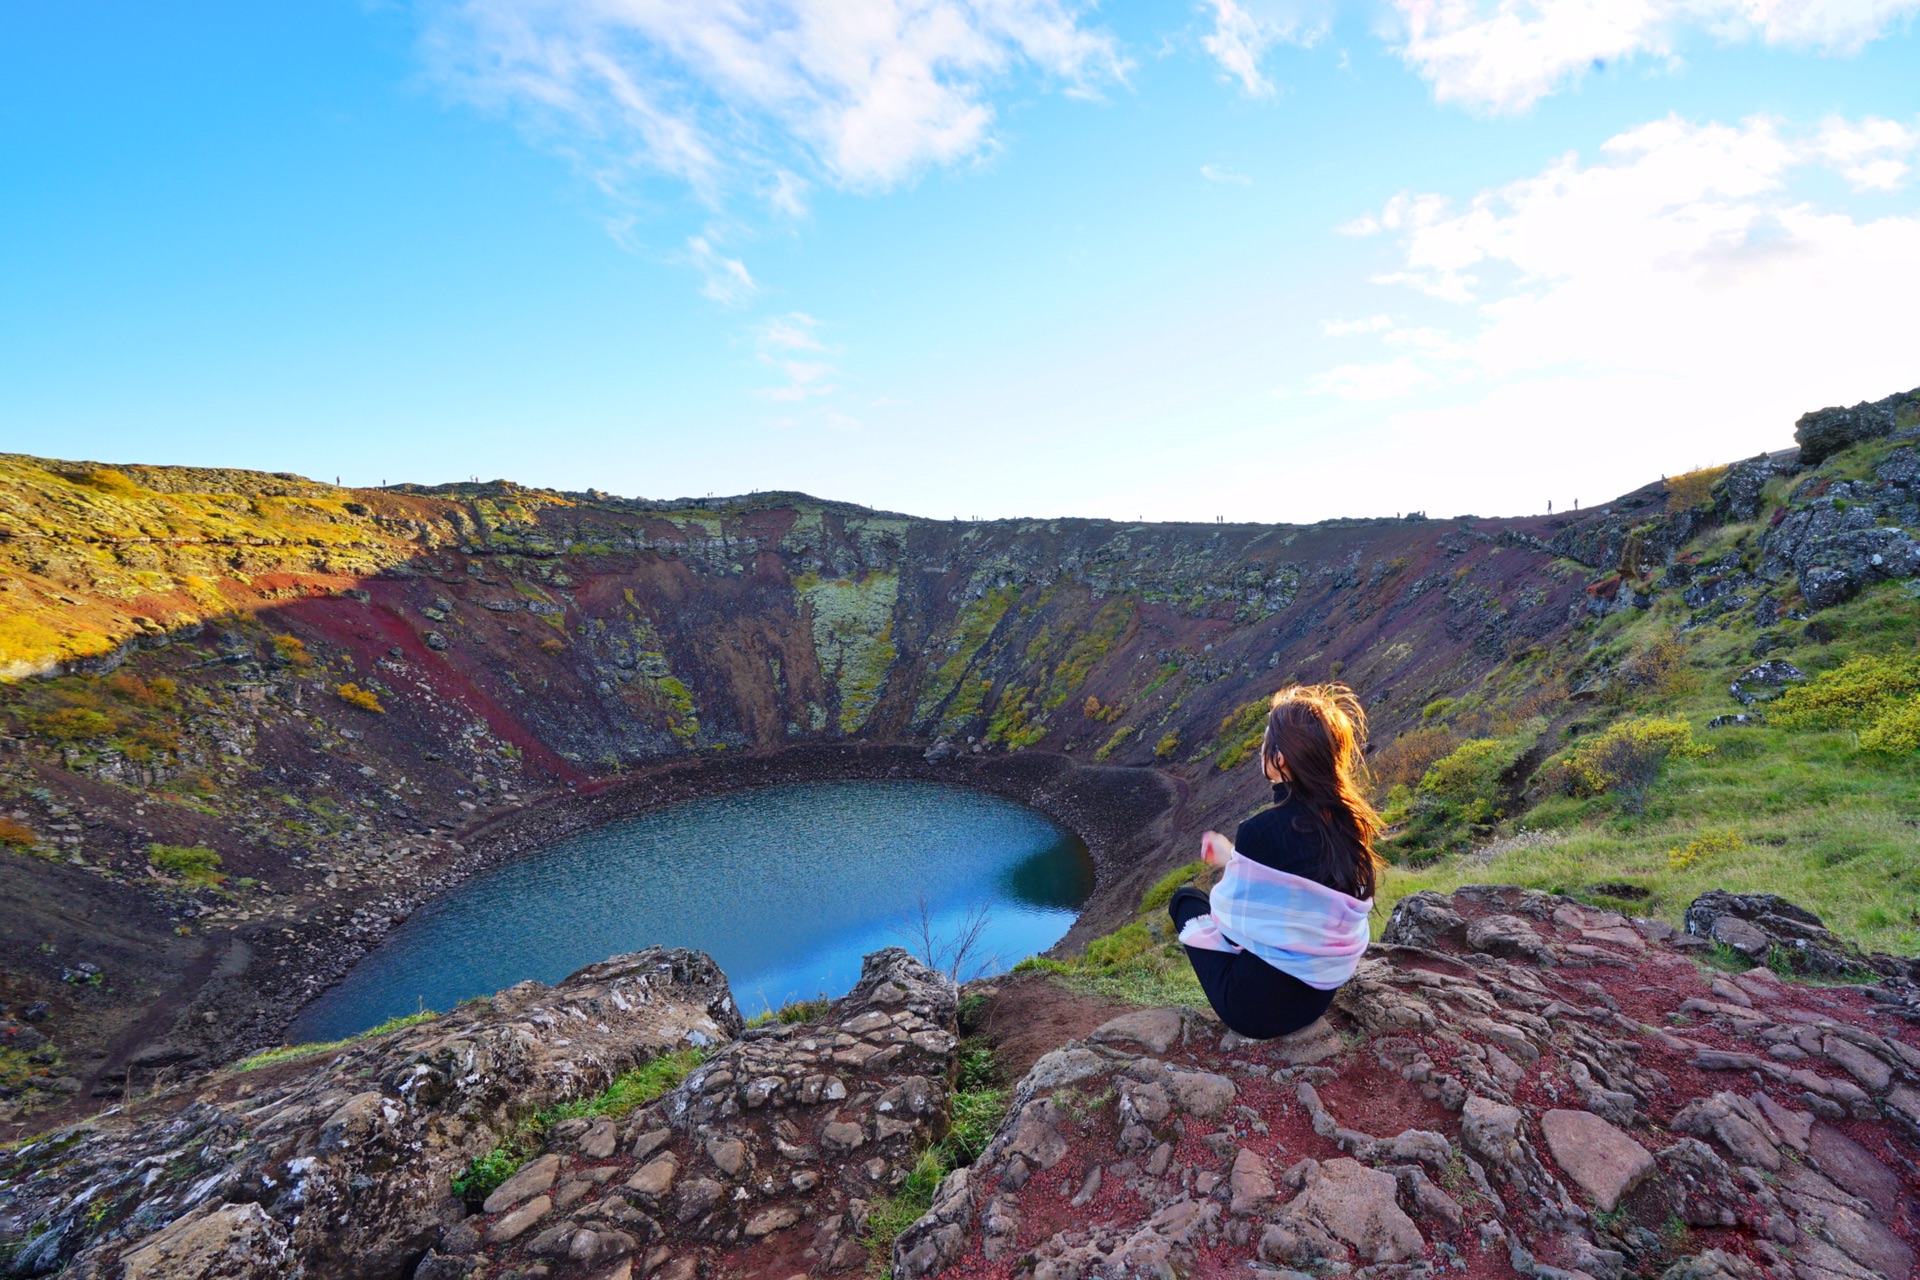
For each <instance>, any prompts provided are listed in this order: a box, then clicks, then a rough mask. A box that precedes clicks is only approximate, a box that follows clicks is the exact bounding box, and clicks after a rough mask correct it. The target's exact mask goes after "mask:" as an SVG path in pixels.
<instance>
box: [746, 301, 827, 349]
mask: <svg viewBox="0 0 1920 1280" xmlns="http://www.w3.org/2000/svg"><path fill="white" fill-rule="evenodd" d="M819 328H820V322H819V321H818V320H815V319H814V318H813V317H812V316H810V315H808V314H807V313H806V312H804V311H789V312H788V313H787V314H786V315H784V316H775V317H774V318H773V319H771V320H768V321H765V322H764V323H762V324H761V325H760V328H759V330H758V331H757V333H756V335H755V336H756V337H757V338H758V339H759V342H760V345H761V346H763V347H769V348H772V349H775V350H779V351H825V350H826V349H827V348H826V344H825V343H823V342H821V341H820V338H819V336H818V334H817V333H816V330H818V329H819Z"/></svg>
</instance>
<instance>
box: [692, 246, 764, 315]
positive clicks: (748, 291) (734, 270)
mask: <svg viewBox="0 0 1920 1280" xmlns="http://www.w3.org/2000/svg"><path fill="white" fill-rule="evenodd" d="M710 235H711V233H709V235H700V236H688V237H687V261H689V262H691V263H692V264H693V265H694V267H695V268H697V269H698V270H699V272H700V274H701V276H702V277H704V278H705V281H706V282H705V283H704V284H702V285H701V286H700V292H701V293H703V294H705V295H706V296H707V297H709V298H712V299H713V300H714V301H715V302H718V303H720V304H721V305H722V306H727V307H740V306H745V305H746V304H747V303H749V302H751V301H752V300H753V298H754V296H755V295H756V294H758V293H759V292H760V286H759V285H758V284H756V283H754V279H753V276H752V275H751V274H750V273H749V272H748V271H747V265H746V263H744V262H742V261H740V259H738V258H729V257H727V256H726V255H725V254H723V253H721V252H720V251H719V250H718V249H716V248H715V247H714V244H713V241H712V240H711V239H710V238H709V236H710Z"/></svg>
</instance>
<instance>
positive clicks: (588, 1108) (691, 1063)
mask: <svg viewBox="0 0 1920 1280" xmlns="http://www.w3.org/2000/svg"><path fill="white" fill-rule="evenodd" d="M706 1060H707V1050H705V1049H702V1048H698V1047H691V1048H686V1049H679V1050H676V1051H675V1052H673V1053H663V1054H661V1055H660V1056H659V1057H657V1058H650V1059H648V1060H647V1061H646V1062H643V1063H641V1064H640V1065H639V1066H637V1067H632V1068H630V1069H628V1070H626V1071H622V1072H621V1073H620V1074H619V1075H617V1076H615V1077H614V1078H613V1083H612V1084H609V1085H608V1086H607V1087H606V1088H605V1089H602V1090H601V1091H600V1092H599V1093H596V1094H594V1095H593V1096H592V1097H590V1098H579V1099H576V1100H574V1101H572V1102H564V1103H561V1104H560V1105H558V1106H554V1107H546V1108H543V1109H542V1110H539V1111H536V1112H533V1113H532V1114H531V1115H527V1116H523V1117H521V1119H520V1120H519V1121H518V1122H517V1123H516V1124H515V1125H514V1127H513V1128H512V1130H510V1131H509V1132H508V1133H507V1135H506V1136H505V1137H504V1138H502V1139H501V1140H500V1141H499V1142H497V1143H495V1144H494V1146H493V1148H492V1149H491V1150H489V1151H487V1152H486V1153H485V1154H484V1155H480V1156H477V1157H475V1158H474V1161H473V1163H472V1164H470V1165H468V1166H467V1168H466V1171H465V1172H464V1173H462V1174H461V1175H460V1176H459V1177H457V1178H455V1179H454V1180H453V1184H452V1185H453V1193H454V1194H455V1195H457V1196H459V1197H460V1198H461V1199H463V1200H469V1201H471V1200H481V1199H485V1198H486V1197H487V1196H488V1195H489V1194H490V1193H491V1192H492V1191H493V1189H494V1188H495V1187H498V1186H499V1185H500V1184H501V1183H503V1182H505V1181H506V1180H507V1179H508V1178H510V1177H512V1176H513V1172H514V1170H516V1169H518V1168H519V1167H520V1166H521V1165H523V1164H525V1163H526V1162H527V1161H529V1160H531V1159H532V1158H533V1157H534V1155H535V1154H536V1153H537V1152H538V1151H539V1150H540V1148H541V1147H542V1146H543V1145H545V1143H546V1141H547V1135H548V1134H549V1133H551V1132H553V1127H554V1126H555V1125H557V1124H559V1123H560V1122H561V1121H562V1120H578V1119H584V1118H586V1117H590V1116H611V1117H612V1118H614V1119H616V1120H617V1119H621V1118H624V1117H625V1116H627V1115H630V1114H631V1113H633V1112H634V1111H637V1110H639V1109H640V1108H641V1107H644V1106H646V1105H647V1104H648V1103H649V1102H652V1101H653V1100H654V1099H655V1098H658V1097H659V1096H660V1095H661V1094H664V1093H666V1092H667V1091H668V1090H669V1089H672V1088H673V1087H675V1086H676V1085H678V1084H679V1083H680V1082H681V1081H682V1080H685V1079H686V1078H687V1077H688V1076H689V1075H691V1074H692V1073H693V1070H694V1068H696V1067H698V1066H699V1065H700V1064H701V1063H703V1062H705V1061H706Z"/></svg>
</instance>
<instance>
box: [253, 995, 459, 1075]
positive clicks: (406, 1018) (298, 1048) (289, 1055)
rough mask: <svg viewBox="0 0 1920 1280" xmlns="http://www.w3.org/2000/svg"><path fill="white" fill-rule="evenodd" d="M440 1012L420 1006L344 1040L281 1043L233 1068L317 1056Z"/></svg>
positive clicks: (259, 1065)
mask: <svg viewBox="0 0 1920 1280" xmlns="http://www.w3.org/2000/svg"><path fill="white" fill-rule="evenodd" d="M439 1016H440V1015H439V1014H437V1013H435V1012H434V1011H433V1010H431V1009H422V1010H421V1011H420V1012H418V1013H409V1014H404V1015H402V1016H400V1017H398V1018H388V1019H387V1020H386V1021H385V1022H383V1023H381V1024H380V1025H379V1026H377V1027H369V1028H367V1029H366V1030H365V1031H362V1032H361V1033H360V1034H358V1035H352V1036H348V1037H346V1038H345V1039H343V1040H309V1041H308V1042H306V1043H305V1044H287V1045H281V1046H280V1047H279V1048H277V1049H262V1050H261V1051H260V1052H259V1053H256V1054H254V1055H253V1056H252V1057H250V1058H247V1059H244V1060H242V1061H240V1062H238V1063H235V1064H234V1067H233V1069H234V1070H235V1071H258V1070H260V1068H262V1067H271V1066H276V1065H278V1064H279V1063H282V1062H297V1061H299V1060H300V1059H301V1058H313V1057H318V1056H319V1055H321V1054H323V1053H333V1052H335V1051H337V1050H340V1049H344V1048H346V1047H347V1046H348V1045H351V1044H358V1043H360V1042H361V1041H362V1040H371V1039H373V1038H374V1037H375V1036H383V1035H386V1034H387V1033H388V1032H389V1031H398V1030H400V1029H401V1028H402V1027H413V1026H418V1025H419V1024H420V1023H422V1022H431V1021H433V1020H434V1019H435V1018H437V1017H439Z"/></svg>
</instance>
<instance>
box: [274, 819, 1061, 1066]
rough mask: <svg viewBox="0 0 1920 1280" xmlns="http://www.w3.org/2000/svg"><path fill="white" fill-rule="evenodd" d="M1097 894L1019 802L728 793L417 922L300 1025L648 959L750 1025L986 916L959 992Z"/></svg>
mask: <svg viewBox="0 0 1920 1280" xmlns="http://www.w3.org/2000/svg"><path fill="white" fill-rule="evenodd" d="M1092 889H1093V864H1092V862H1091V861H1090V860H1089V859H1088V857H1087V851H1086V847H1085V846H1084V845H1083V844H1082V843H1081V842H1080V840H1079V839H1078V838H1077V837H1075V836H1074V835H1072V834H1071V833H1070V832H1068V831H1065V830H1063V829H1062V828H1061V827H1059V826H1057V825H1056V824H1054V823H1053V822H1052V821H1051V820H1050V819H1048V818H1047V817H1046V816H1044V815H1043V814H1040V813H1037V812H1035V811H1034V810H1032V809H1029V808H1027V807H1026V806H1024V805H1020V804H1016V803H1014V802H1013V801H1011V800H1003V799H1001V798H999V797H998V796H991V795H987V794H985V793H983V792H978V791H969V790H966V789H964V788H960V787H947V786H941V785H938V784H936V783H928V782H831V783H810V784H805V785H799V786H784V787H764V788H755V789H752V790H745V791H736V792H731V793H729V794H727V795H723V796H718V797H715V798H713V799H709V800H697V801H691V802H688V803H686V804H678V805H672V806H669V807H667V808H662V809H656V810H652V811H650V812H647V813H643V814H641V815H639V816H638V817H634V818H629V819H626V820H624V821H621V822H616V823H611V824H609V825H607V826H604V827H597V828H595V829H593V830H591V831H584V832H581V833H579V834H577V835H572V836H568V837H567V838H566V839H564V840H561V841H560V842H558V843H556V844H554V845H552V846H550V847H548V848H546V849H542V850H539V851H537V852H535V853H531V854H527V855H525V856H523V857H520V858H516V859H514V860H513V861H512V862H508V863H505V864H503V865H501V866H498V867H495V868H492V869H491V870H488V871H485V872H482V873H481V874H480V875H477V876H475V877H474V878H473V879H471V880H468V881H467V882H465V883H464V884H462V885H460V886H459V887H457V888H455V889H453V890H452V891H451V892H449V893H448V894H446V895H445V896H444V897H441V898H438V899H436V900H435V901H433V902H430V903H428V904H427V905H426V906H424V907H422V908H421V909H420V910H419V911H417V912H415V913H414V914H413V916H412V917H411V918H409V919H408V920H407V921H406V922H405V923H404V924H402V925H400V926H399V927H398V928H397V929H395V930H394V931H393V933H392V934H391V935H390V936H389V937H388V938H387V940H386V942H384V943H383V944H381V946H380V947H379V948H378V949H377V950H375V951H373V952H370V953H369V954H368V955H367V956H366V958H365V959H363V960H362V961H361V962H360V963H359V964H358V965H356V966H355V967H354V968H353V969H352V970H351V971H350V972H349V973H348V974H347V976H346V977H345V978H344V979H343V980H342V981H341V982H340V983H338V984H337V985H335V986H334V987H332V988H330V989H329V990H327V991H326V992H324V993H323V994H322V995H321V996H320V997H319V998H318V999H316V1000H315V1001H314V1002H313V1003H312V1004H310V1005H308V1006H307V1008H306V1009H304V1010H303V1011H302V1012H301V1014H300V1016H299V1017H298V1018H297V1019H296V1020H295V1022H294V1025H293V1028H292V1031H291V1033H290V1034H291V1038H292V1039H294V1040H295V1041H302V1040H332V1039H338V1038H339V1037H341V1036H347V1035H352V1034H354V1033H355V1032H358V1031H364V1030H366V1029H367V1028H368V1027H371V1026H375V1025H377V1024H379V1023H380V1022H383V1021H385V1020H386V1019H388V1018H391V1017H394V1016H396V1015H399V1014H404V1013H413V1012H415V1011H416V1010H418V1009H421V1008H427V1009H438V1010H445V1009H450V1008H452V1007H453V1006H454V1005H455V1004H456V1003H458V1002H459V1001H461V1000H464V999H466V998H467V997H469V996H475V995H488V994H491V993H492V992H495V991H498V990H499V989H501V988H502V987H508V986H512V985H513V984H514V983H516V982H521V981H524V980H526V979H528V978H537V979H539V980H540V981H542V982H556V981H558V980H559V979H561V978H564V977H566V976H567V975H568V974H569V973H572V972H573V971H574V970H576V969H578V968H580V967H582V966H583V965H588V964H592V963H594V962H596V961H599V960H604V959H606V958H607V957H608V956H611V955H617V954H619V953H620V952H623V951H637V950H639V949H641V948H642V947H647V946H651V945H654V944H656V943H657V944H660V945H663V946H675V947H693V948H696V949H698V950H701V951H705V952H707V953H708V954H709V955H711V956H712V957H713V958H714V959H715V960H716V961H718V962H719V964H720V967H721V968H722V969H724V970H725V971H726V973H727V978H728V980H729V981H730V982H731V983H732V985H733V993H734V998H735V999H736V1000H738V1001H739V1003H740V1006H741V1010H742V1012H744V1013H746V1014H747V1015H748V1016H751V1015H753V1014H754V1013H757V1012H759V1011H760V1010H762V1009H766V1008H769V1007H778V1006H780V1005H782V1004H785V1003H787V1002H789V1001H791V1000H796V999H806V998H810V997H813V996H816V995H820V994H822V993H824V994H826V995H841V994H844V993H845V992H846V991H847V990H848V989H849V988H851V987H852V986H853V984H854V982H855V981H856V980H857V979H858V978H859V976H860V958H861V957H862V956H863V955H865V954H867V953H868V952H870V951H876V950H878V949H879V948H881V947H884V946H889V945H901V946H907V947H908V948H909V949H910V950H918V948H917V947H916V946H915V944H914V942H913V937H914V935H915V933H916V929H915V926H914V923H913V922H914V921H915V920H916V919H917V918H918V917H919V916H920V914H921V912H920V907H921V904H922V903H925V904H926V908H927V915H928V917H929V918H930V919H931V921H932V924H933V932H934V934H935V935H936V936H937V937H939V938H941V939H944V940H949V941H950V940H951V939H953V938H954V937H955V935H956V934H957V932H958V931H960V930H961V929H963V928H964V927H965V925H966V923H967V921H968V920H969V918H973V919H978V918H979V915H980V913H982V912H984V913H985V914H986V917H987V924H986V928H985V931H984V934H983V940H982V944H981V946H980V948H979V950H978V952H977V953H976V957H975V960H974V962H973V963H970V964H969V965H968V966H967V969H966V971H965V972H963V973H962V974H961V977H962V978H967V977H972V976H975V975H976V974H977V973H979V972H997V971H999V970H1002V969H1005V968H1008V967H1010V966H1012V965H1014V964H1016V963H1018V962H1019V961H1020V960H1023V959H1025V958H1026V957H1028V956H1030V955H1033V954H1035V953H1037V952H1040V951H1044V950H1046V949H1047V948H1048V947H1050V946H1052V945H1053V944H1054V943H1055V942H1058V941H1059V940H1060V938H1061V937H1062V936H1063V935H1064V934H1065V933H1066V931H1067V929H1068V927H1069V926H1070V925H1072V923H1073V920H1074V917H1075V915H1076V914H1077V913H1078V911H1079V908H1080V905H1081V903H1083V902H1084V901H1085V900H1086V897H1087V895H1088V894H1089V893H1090V892H1092Z"/></svg>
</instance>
